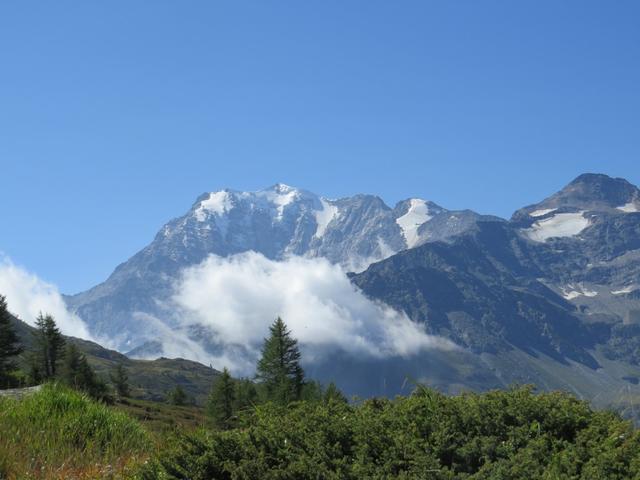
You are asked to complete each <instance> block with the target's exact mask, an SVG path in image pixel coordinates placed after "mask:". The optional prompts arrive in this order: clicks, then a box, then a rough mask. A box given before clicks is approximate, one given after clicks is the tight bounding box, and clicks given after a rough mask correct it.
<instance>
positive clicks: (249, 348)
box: [173, 252, 455, 373]
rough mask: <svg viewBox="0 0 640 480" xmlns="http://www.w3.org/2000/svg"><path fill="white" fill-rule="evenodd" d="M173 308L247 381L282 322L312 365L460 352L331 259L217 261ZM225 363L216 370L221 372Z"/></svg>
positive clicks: (193, 271) (191, 277)
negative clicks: (376, 297) (343, 355)
mask: <svg viewBox="0 0 640 480" xmlns="http://www.w3.org/2000/svg"><path fill="white" fill-rule="evenodd" d="M173 302H174V303H175V304H176V305H177V306H178V310H179V311H180V312H181V313H180V318H181V323H182V325H183V326H184V327H187V326H191V327H193V325H199V326H203V327H206V328H207V330H210V331H212V332H213V333H214V336H215V338H216V339H217V340H216V341H217V342H218V343H219V344H220V343H221V344H222V352H223V353H221V358H220V359H218V360H219V361H221V360H223V359H224V361H225V362H227V363H226V364H227V366H229V367H231V368H232V369H235V370H236V372H237V373H246V372H239V371H242V370H245V369H246V365H247V364H248V363H247V360H248V359H247V358H246V357H247V356H249V357H257V355H258V354H259V350H260V347H261V344H262V340H263V338H264V337H266V336H267V335H268V327H269V325H270V324H271V323H272V322H273V320H274V319H275V318H276V317H277V316H281V317H282V318H283V319H284V320H285V322H286V323H287V325H288V327H289V328H290V329H291V331H292V332H293V335H294V336H295V337H296V338H297V339H298V340H299V341H300V343H301V345H302V346H303V348H302V352H303V359H304V360H305V361H306V362H313V361H316V360H321V359H322V358H323V357H325V356H326V355H329V354H330V353H331V352H333V351H336V350H340V351H344V352H348V353H352V354H355V355H358V356H362V355H366V356H370V357H376V358H384V357H391V356H410V355H413V354H416V353H419V352H420V351H423V350H426V349H432V348H439V349H452V348H455V347H454V345H453V344H452V343H451V342H449V341H448V340H445V339H443V338H440V337H435V336H431V335H427V334H426V333H425V332H424V330H423V329H422V327H421V326H420V325H418V324H416V323H414V322H412V321H411V320H410V319H409V318H408V317H407V316H406V315H405V314H404V313H403V312H397V311H395V310H393V309H391V308H390V307H388V306H386V305H383V304H380V303H377V302H374V301H372V300H370V299H368V298H367V297H365V296H364V295H363V294H362V293H361V292H360V291H359V290H357V288H356V287H355V286H354V285H353V284H352V283H351V282H350V281H349V279H348V278H347V276H346V275H345V273H344V272H343V271H342V269H341V268H340V267H339V266H336V265H332V264H331V263H330V262H328V261H327V260H324V259H309V258H302V257H291V258H288V259H286V260H284V261H273V260H269V259H267V258H266V257H264V256H263V255H261V254H259V253H254V252H248V253H243V254H238V255H234V256H231V257H227V258H222V257H218V256H213V255H212V256H210V257H208V258H207V259H206V260H205V261H204V262H202V263H201V264H199V265H196V266H194V267H190V268H187V269H186V270H184V271H183V273H182V275H181V278H180V279H179V281H178V282H177V284H176V286H175V295H174V298H173ZM251 360H253V358H252V359H251ZM219 361H216V365H214V366H216V367H221V366H222V365H220V364H219Z"/></svg>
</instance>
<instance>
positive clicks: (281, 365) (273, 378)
mask: <svg viewBox="0 0 640 480" xmlns="http://www.w3.org/2000/svg"><path fill="white" fill-rule="evenodd" d="M269 332H270V335H269V338H265V340H264V345H263V347H262V357H261V358H260V360H259V361H258V365H257V372H256V378H257V380H258V381H259V382H261V383H262V385H263V386H264V388H265V390H266V395H267V399H269V400H273V401H276V402H278V403H282V404H286V403H288V402H290V401H293V400H299V399H300V394H301V392H302V387H303V384H304V371H303V369H302V367H301V366H300V350H299V349H298V341H297V340H296V339H295V338H293V337H292V336H291V332H290V331H289V330H288V329H287V326H286V325H285V323H284V321H283V320H282V319H281V318H280V317H278V318H277V319H276V320H275V321H274V322H273V324H272V325H271V326H270V327H269Z"/></svg>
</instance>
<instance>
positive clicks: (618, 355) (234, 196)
mask: <svg viewBox="0 0 640 480" xmlns="http://www.w3.org/2000/svg"><path fill="white" fill-rule="evenodd" d="M246 251H256V252H260V253H262V254H263V255H265V256H266V257H267V258H270V259H273V260H276V261H279V260H283V259H286V258H288V257H289V256H305V257H310V258H317V257H321V258H326V259H328V260H330V261H331V262H333V263H336V264H339V265H341V266H342V267H343V268H344V269H345V271H352V272H355V273H351V274H349V275H350V278H351V280H352V282H353V284H354V285H356V286H357V287H358V288H359V289H361V291H362V292H364V293H365V294H366V295H367V296H368V297H369V298H371V299H373V300H375V301H379V302H383V303H384V304H387V305H389V306H391V307H393V308H394V309H396V310H397V311H402V312H406V314H407V315H408V317H409V318H410V319H411V320H412V321H414V322H417V323H418V324H419V325H421V326H422V328H424V330H425V331H426V332H428V333H431V334H433V335H438V336H441V337H445V338H447V339H449V340H451V341H453V342H454V343H455V344H456V345H458V346H459V347H460V348H458V349H455V350H449V351H438V350H433V351H428V352H425V353H422V354H420V355H414V356H404V357H403V356H396V357H393V358H386V359H377V360H372V359H364V358H353V357H352V356H351V357H348V356H344V354H342V353H340V352H337V353H336V354H335V355H334V356H333V357H332V358H331V361H329V362H325V363H323V364H322V363H321V364H317V365H312V366H309V367H308V371H309V372H310V373H311V374H313V375H316V376H317V377H318V378H326V379H330V378H335V379H337V380H338V381H339V384H340V386H341V387H342V388H343V389H344V390H345V391H347V392H348V393H358V394H361V395H367V394H389V395H393V394H394V393H397V392H398V391H400V390H401V389H402V388H403V386H405V384H406V381H405V379H406V377H407V376H409V377H411V378H414V379H416V380H420V381H425V382H427V383H429V384H431V385H434V386H437V387H438V388H440V389H441V390H444V391H459V390H462V389H474V390H482V389H487V388H496V387H502V386H507V385H509V384H512V383H535V384H537V385H539V386H540V387H541V388H546V389H554V388H561V389H565V390H570V391H572V392H574V393H576V394H577V395H579V396H582V397H585V398H589V399H592V401H594V403H596V404H600V405H606V404H611V403H618V404H620V402H622V404H624V403H625V402H627V403H629V404H633V403H634V402H635V398H636V397H635V396H636V395H638V394H640V386H639V384H640V366H639V365H640V325H639V322H640V191H639V190H638V188H637V187H635V186H634V185H632V184H630V183H629V182H627V181H626V180H624V179H614V178H611V177H608V176H606V175H599V174H584V175H581V176H579V177H578V178H576V179H575V180H574V181H572V182H571V183H569V184H568V185H567V186H566V187H565V188H563V189H562V190H560V191H559V192H557V193H555V194H553V195H551V196H550V197H548V198H546V199H544V200H542V201H541V202H539V203H537V204H535V205H530V206H527V207H524V208H522V209H520V210H517V211H516V212H515V213H514V214H513V216H512V217H511V219H509V220H505V219H501V218H497V217H492V216H483V215H479V214H477V213H475V212H473V211H471V210H465V211H455V212H454V211H449V210H447V209H444V208H442V207H440V206H438V205H436V204H434V203H432V202H428V201H425V200H421V199H408V200H405V201H403V202H399V203H398V204H397V205H395V206H394V207H393V208H391V207H389V206H387V205H385V203H384V202H383V201H382V200H381V199H380V198H378V197H375V196H371V195H356V196H354V197H350V198H344V199H339V200H330V199H326V198H323V197H319V196H317V195H315V194H312V193H310V192H307V191H304V190H300V189H295V188H292V187H288V186H286V185H283V184H277V185H274V186H273V187H270V188H267V189H265V190H261V191H258V192H237V191H233V190H228V189H227V190H222V191H218V192H213V193H207V194H204V195H202V196H201V197H199V198H198V199H197V201H196V202H195V203H194V204H193V206H192V207H191V209H190V210H189V211H188V212H187V213H186V214H185V215H184V216H182V217H180V218H178V219H175V220H172V221H170V222H169V223H168V224H166V225H165V226H164V227H163V228H162V229H161V230H160V232H159V233H158V234H157V235H156V237H155V239H154V240H153V242H152V243H151V244H150V245H149V246H148V247H146V248H145V249H143V250H142V251H141V252H139V253H138V254H136V255H135V256H134V257H132V258H131V259H130V260H128V261H127V262H125V263H124V264H122V265H120V266H119V267H118V268H116V270H115V271H114V273H113V274H112V275H111V276H110V277H109V278H108V279H107V280H106V281H105V282H104V283H102V284H100V285H98V286H96V287H94V288H93V289H91V290H89V291H87V292H84V293H81V294H78V295H75V296H72V297H67V303H68V305H69V307H70V308H71V309H73V310H74V311H76V312H77V313H78V314H79V315H80V316H81V317H82V318H83V319H85V321H87V323H88V324H89V326H90V328H91V331H92V333H93V334H94V335H96V336H98V337H100V336H107V337H109V338H110V339H116V340H117V342H118V345H119V349H120V350H122V351H130V352H131V354H132V355H137V356H144V357H152V356H154V355H157V354H160V353H161V352H163V351H164V349H165V348H166V345H163V344H162V343H161V342H159V337H161V335H159V332H161V331H166V332H169V333H171V332H174V330H173V329H174V327H175V326H174V325H173V324H172V323H171V319H170V318H168V317H163V315H164V313H166V312H163V308H165V307H166V304H165V303H164V302H163V301H164V300H165V299H167V298H169V297H170V296H171V295H172V292H173V288H174V284H175V280H176V278H177V277H178V276H179V275H180V272H182V271H183V269H184V268H185V267H189V266H192V265H196V264H198V263H200V262H201V261H202V260H204V259H205V258H206V257H207V256H208V255H210V254H215V255H219V256H222V257H225V256H229V255H233V254H236V253H241V252H246ZM239 301H241V299H239ZM210 337H211V332H208V331H206V329H204V328H202V329H195V330H193V331H191V332H190V339H189V341H193V342H195V343H194V344H195V345H197V346H198V348H200V347H202V348H205V350H206V349H207V348H210V346H211V345H213V344H215V338H214V339H212V338H210ZM175 341H176V342H178V341H179V340H178V338H177V336H176V340H175ZM337 365H339V366H340V368H336V366H337ZM623 394H624V395H623ZM625 395H626V396H627V397H625ZM621 398H627V400H628V399H629V398H633V399H634V400H633V401H630V400H629V401H627V400H624V401H621Z"/></svg>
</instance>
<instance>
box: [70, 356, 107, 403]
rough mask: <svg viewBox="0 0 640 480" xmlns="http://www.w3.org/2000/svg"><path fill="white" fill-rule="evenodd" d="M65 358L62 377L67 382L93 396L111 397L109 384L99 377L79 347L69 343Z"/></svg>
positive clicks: (99, 397) (100, 397)
mask: <svg viewBox="0 0 640 480" xmlns="http://www.w3.org/2000/svg"><path fill="white" fill-rule="evenodd" d="M63 360H64V363H63V369H62V375H61V378H62V381H63V382H64V383H65V384H67V385H68V386H69V387H71V388H75V389H76V390H82V391H83V392H86V393H88V394H89V395H91V396H92V397H93V398H98V399H107V398H108V397H109V393H108V392H109V390H108V388H107V384H106V383H104V382H103V381H102V380H101V379H100V378H98V376H97V375H96V373H95V372H94V371H93V368H91V366H90V365H89V362H88V361H87V357H86V356H85V355H84V354H82V353H80V351H79V350H78V347H76V346H75V345H73V344H70V345H68V346H67V350H66V352H65V355H64V359H63Z"/></svg>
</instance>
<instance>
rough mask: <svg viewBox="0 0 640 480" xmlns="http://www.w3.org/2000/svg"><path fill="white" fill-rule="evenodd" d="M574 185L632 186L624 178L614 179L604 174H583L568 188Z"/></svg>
mask: <svg viewBox="0 0 640 480" xmlns="http://www.w3.org/2000/svg"><path fill="white" fill-rule="evenodd" d="M572 185H625V186H626V185H631V183H629V182H628V181H627V180H625V179H624V178H614V177H610V176H609V175H606V174H604V173H583V174H582V175H578V176H577V177H576V178H575V179H574V180H573V181H572V182H571V183H569V185H567V187H570V186H572Z"/></svg>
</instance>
